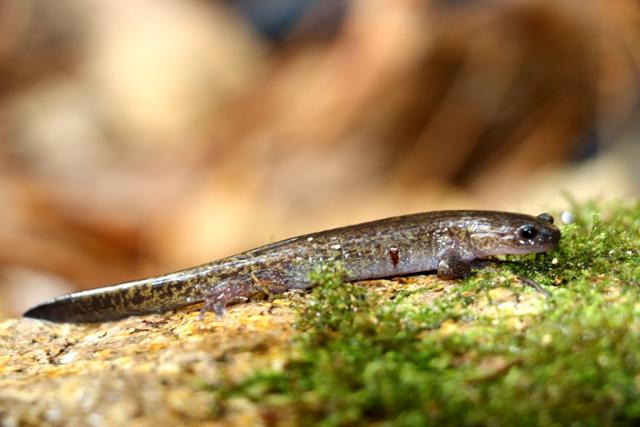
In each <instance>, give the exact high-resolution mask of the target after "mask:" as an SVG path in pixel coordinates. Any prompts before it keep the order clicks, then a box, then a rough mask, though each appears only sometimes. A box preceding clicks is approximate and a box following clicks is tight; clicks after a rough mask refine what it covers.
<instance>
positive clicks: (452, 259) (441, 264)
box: [437, 251, 471, 280]
mask: <svg viewBox="0 0 640 427" xmlns="http://www.w3.org/2000/svg"><path fill="white" fill-rule="evenodd" d="M469 274H471V266H470V265H469V263H468V262H466V261H464V260H463V259H462V258H461V257H460V254H458V253H457V252H455V251H447V252H445V253H444V254H443V255H442V256H441V257H440V260H439V261H438V270H437V275H438V277H439V278H441V279H447V280H453V279H461V278H463V277H466V276H468V275H469Z"/></svg>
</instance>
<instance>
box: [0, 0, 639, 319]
mask: <svg viewBox="0 0 640 427" xmlns="http://www.w3.org/2000/svg"><path fill="white" fill-rule="evenodd" d="M639 75H640V6H639V5H638V3H637V2H634V1H632V0H620V1H616V2H608V1H605V0H601V1H593V2H584V1H578V0H557V1H536V0H519V1H481V0H468V1H464V0H458V1H451V0H450V1H445V0H439V1H436V0H431V1H428V0H424V1H415V0H379V1H352V2H346V1H340V0H325V1H321V0H307V1H304V0H263V1H260V0H236V1H233V0H229V1H195V0H194V1H177V0H175V1H174V0H135V1H124V0H122V1H112V0H88V1H84V2H78V1H73V0H57V1H55V2H52V1H47V0H4V1H2V2H0V316H5V315H15V314H17V313H19V312H20V310H22V309H24V308H25V307H26V306H28V305H30V304H33V303H35V302H37V301H40V300H42V299H44V298H46V297H49V296H52V295H55V294H58V293H61V292H66V291H71V290H75V289H81V288H88V287H94V286H98V285H104V284H109V283H113V282H117V281H123V280H128V279H133V278H138V277H141V276H145V275H150V274H160V273H162V272H167V271H169V270H173V269H178V268H183V267H188V266H190V265H194V264H198V263H202V262H206V261H209V260H212V259H215V258H218V257H221V256H224V255H228V254H232V253H234V252H237V251H241V250H243V249H247V248H250V247H252V246H256V245H259V244H263V243H267V242H270V241H273V240H276V239H280V238H284V237H287V236H291V235H294V234H298V233H303V232H309V231H315V230H319V229H323V228H328V227H332V226H338V225H345V224H348V223H353V222H358V221H364V220H369V219H375V218H379V217H383V216H389V215H394V214H402V213H410V212H415V211H421V210H431V209H441V208H463V207H464V208H489V209H513V210H520V211H525V212H530V213H537V212H538V211H539V210H541V209H546V208H562V207H563V206H566V201H565V199H564V198H563V196H562V194H563V192H564V191H566V192H569V193H571V194H572V195H574V196H575V197H577V198H578V199H585V198H589V197H598V198H606V197H614V196H622V197H635V196H637V194H638V188H639V187H640V172H639V171H638V160H639V159H640V156H639V149H638V138H639V134H638V125H639V121H638V117H639V112H640V110H639V105H640V103H639V95H640V88H639V83H640V77H639Z"/></svg>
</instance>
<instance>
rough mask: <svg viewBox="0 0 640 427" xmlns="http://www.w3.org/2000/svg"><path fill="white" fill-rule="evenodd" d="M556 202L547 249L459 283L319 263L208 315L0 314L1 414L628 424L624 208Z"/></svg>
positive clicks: (630, 300)
mask: <svg viewBox="0 0 640 427" xmlns="http://www.w3.org/2000/svg"><path fill="white" fill-rule="evenodd" d="M572 211H573V214H574V217H575V221H574V223H572V224H570V225H565V226H563V227H562V233H563V238H562V241H561V244H560V247H559V248H558V249H557V250H555V251H553V252H550V253H548V254H539V255H531V256H526V257H508V258H505V259H503V260H502V261H501V262H495V263H492V264H490V265H489V266H488V267H487V268H484V269H482V270H480V271H477V272H476V273H475V274H474V275H473V276H472V277H470V278H469V279H467V280H464V281H458V282H446V281H441V280H439V279H437V278H436V277H434V276H433V275H419V276H412V277H407V278H399V279H393V280H376V281H367V282H360V283H355V284H349V283H343V281H342V280H341V277H342V274H341V271H340V268H339V267H338V268H336V267H335V266H334V267H333V268H329V267H325V268H321V269H320V270H318V273H317V275H316V276H317V277H316V280H317V281H318V282H319V284H318V286H316V287H315V288H314V290H313V291H312V292H311V293H310V294H295V293H294V294H288V295H284V296H282V297H280V298H278V299H275V300H272V301H268V302H255V303H250V304H243V305H239V306H236V307H233V308H231V309H230V310H229V313H228V314H227V316H225V318H223V319H216V318H215V316H213V315H207V316H205V317H204V318H200V317H199V315H198V313H197V312H194V311H185V312H178V313H170V314H167V315H154V316H145V317H137V318H129V319H124V320H122V321H119V322H110V323H105V324H101V325H88V326H87V325H84V326H83V325H55V324H49V323H45V322H40V321H36V320H28V319H21V320H7V321H5V322H2V323H0V420H2V422H1V423H0V425H5V424H6V425H12V424H15V425H30V424H32V425H39V424H50V425H79V424H88V423H94V424H95V423H96V422H97V423H103V424H104V425H129V424H131V423H132V422H135V423H136V424H137V425H151V424H154V425H156V426H159V425H169V424H172V425H175V424H176V423H178V424H183V425H188V424H194V425H196V424H197V425H202V424H203V423H207V422H210V423H212V424H216V423H218V422H223V423H230V424H247V423H249V424H264V425H272V424H280V425H284V424H290V425H307V424H324V425H364V424H366V425H369V424H378V425H431V424H434V425H435V424H437V425H443V424H444V425H512V424H517V425H554V424H556V425H566V424H576V425H603V424H604V425H606V424H615V425H620V424H635V423H636V421H637V420H638V419H639V418H640V321H639V320H638V318H640V287H639V282H640V231H639V230H640V204H634V205H628V204H626V205H625V204H617V205H611V206H607V207H602V206H596V205H595V204H587V205H581V206H578V205H574V206H573V208H572ZM530 280H533V281H534V282H535V283H537V284H539V285H540V287H541V288H542V289H543V290H544V292H541V289H539V288H538V289H536V288H534V287H532V286H529V285H530V284H531V282H530Z"/></svg>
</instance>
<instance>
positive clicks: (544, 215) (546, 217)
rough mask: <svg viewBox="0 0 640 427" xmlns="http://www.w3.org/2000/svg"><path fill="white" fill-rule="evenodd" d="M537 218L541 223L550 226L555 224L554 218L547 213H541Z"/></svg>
mask: <svg viewBox="0 0 640 427" xmlns="http://www.w3.org/2000/svg"><path fill="white" fill-rule="evenodd" d="M536 218H538V219H539V220H540V221H544V222H546V223H548V224H553V217H552V216H551V215H549V214H548V213H546V212H544V213H541V214H540V215H538V216H537V217H536Z"/></svg>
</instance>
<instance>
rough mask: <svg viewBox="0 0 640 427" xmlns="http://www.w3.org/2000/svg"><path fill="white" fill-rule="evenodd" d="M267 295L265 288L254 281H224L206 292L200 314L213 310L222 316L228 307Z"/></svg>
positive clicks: (218, 315) (219, 316)
mask: <svg viewBox="0 0 640 427" xmlns="http://www.w3.org/2000/svg"><path fill="white" fill-rule="evenodd" d="M265 296H266V294H265V292H264V290H263V289H262V288H261V287H259V286H256V285H255V284H254V283H253V281H251V280H249V281H244V280H243V281H240V280H232V281H224V282H221V283H218V284H216V285H214V286H212V287H211V289H210V290H208V291H207V292H206V293H205V301H204V306H203V307H202V310H201V311H200V316H201V317H202V316H203V315H204V313H206V312H208V311H212V312H214V313H215V314H216V316H217V317H218V318H222V316H224V314H225V313H226V311H227V307H228V306H230V305H233V304H240V303H245V302H249V301H251V300H255V299H262V298H264V297H265Z"/></svg>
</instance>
